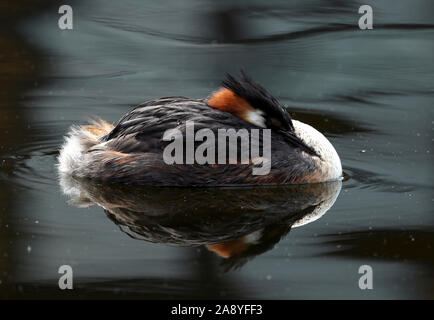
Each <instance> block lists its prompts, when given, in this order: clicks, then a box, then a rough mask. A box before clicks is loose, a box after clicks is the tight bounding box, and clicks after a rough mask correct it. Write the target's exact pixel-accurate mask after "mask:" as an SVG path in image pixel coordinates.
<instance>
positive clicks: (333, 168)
mask: <svg viewBox="0 0 434 320" xmlns="http://www.w3.org/2000/svg"><path fill="white" fill-rule="evenodd" d="M292 124H293V125H294V133H295V135H296V136H297V137H298V138H299V139H300V140H301V141H302V142H303V143H304V144H305V145H307V146H309V147H310V148H311V149H312V150H313V151H314V152H315V153H316V155H318V157H319V159H318V160H317V159H315V160H317V161H318V165H319V166H320V168H321V169H322V171H323V174H324V178H323V180H337V179H339V178H341V177H342V164H341V159H340V158H339V155H338V153H337V152H336V150H335V148H334V147H333V145H332V144H331V143H330V141H329V140H328V139H327V138H326V137H324V135H323V134H322V133H321V132H319V131H318V130H316V129H315V128H314V127H311V126H310V125H308V124H306V123H303V122H301V121H297V120H292Z"/></svg>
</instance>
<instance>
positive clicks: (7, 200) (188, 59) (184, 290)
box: [0, 0, 434, 299]
mask: <svg viewBox="0 0 434 320" xmlns="http://www.w3.org/2000/svg"><path fill="white" fill-rule="evenodd" d="M361 4H363V3H359V2H358V1H313V0H312V1H293V2H291V3H290V4H288V3H287V2H286V1H285V2H283V1H271V2H259V1H253V2H249V3H243V4H240V5H237V6H234V5H231V4H230V2H220V4H219V5H218V6H217V5H216V4H213V3H212V2H198V1H193V0H189V1H158V2H157V1H155V2H150V3H146V4H144V3H142V2H140V1H134V0H128V1H122V2H120V1H92V2H89V1H75V2H72V3H71V5H72V7H73V9H74V29H73V30H70V31H62V30H60V29H59V28H58V27H57V20H58V17H59V15H58V14H57V9H58V6H59V4H57V3H50V4H48V5H47V6H44V7H41V8H40V9H39V10H38V11H34V12H33V11H32V10H29V11H26V10H24V9H26V8H27V7H26V5H23V8H24V9H23V10H24V11H22V12H24V13H21V14H17V15H16V14H10V15H9V14H8V12H7V11H3V12H2V15H3V17H4V20H2V21H3V22H2V23H3V24H4V28H2V32H1V33H0V36H1V40H2V41H1V44H0V49H1V52H0V83H1V90H0V201H1V202H0V296H1V297H2V298H11V297H21V298H41V297H52V298H68V297H82V298H89V297H119V298H122V297H141V298H260V299H305V298H308V299H311V298H325V299H328V298H344V299H346V298H351V299H352V298H355V299H372V298H380V299H394V298H403V299H413V298H425V299H433V298H434V272H433V270H434V268H433V267H434V249H433V243H434V217H433V210H432V207H433V201H434V198H433V179H432V178H433V170H432V164H433V149H432V142H433V124H434V117H433V115H434V112H433V107H434V62H433V61H434V60H433V59H432V57H433V52H434V41H433V40H434V21H433V17H432V12H433V8H434V5H433V3H432V2H431V1H412V2H410V1H376V2H375V5H373V9H374V30H367V31H362V30H359V29H358V27H357V21H358V18H359V17H360V15H359V14H358V13H357V11H358V8H359V6H360V5H361ZM27 6H28V7H30V8H31V6H32V5H31V4H27ZM34 9H35V10H36V8H34ZM3 10H8V9H3ZM10 10H11V9H10ZM11 12H12V10H11ZM14 12H15V11H14ZM18 12H19V11H18ZM29 12H33V13H31V14H30V13H29ZM240 67H243V68H244V69H246V70H247V71H248V72H249V73H250V74H251V75H252V76H253V77H254V78H255V79H256V80H258V81H259V82H261V83H262V84H263V85H264V86H265V87H266V88H268V89H269V90H270V91H271V92H272V93H273V94H274V95H276V96H277V97H278V98H279V99H280V101H282V102H283V103H284V104H285V105H287V106H288V110H289V111H290V112H291V114H292V116H293V117H294V118H295V119H299V120H301V121H303V122H306V123H309V124H311V125H312V126H314V127H316V128H317V129H318V130H320V131H321V132H323V133H324V134H325V135H326V136H327V137H328V138H329V139H330V141H331V142H332V143H333V145H334V146H335V147H336V150H337V151H338V153H339V155H340V157H341V160H342V163H343V168H344V171H345V173H346V174H347V175H348V176H349V179H348V180H346V181H344V182H343V183H342V186H340V185H339V187H336V188H335V189H333V190H334V191H333V192H336V193H338V194H339V195H338V197H337V199H336V201H335V202H334V205H333V206H332V207H331V208H330V209H329V210H328V211H327V212H326V213H325V214H324V215H323V216H322V217H320V218H319V219H317V220H315V221H312V222H311V223H308V224H305V225H302V226H298V227H293V228H291V225H292V224H293V223H295V222H296V221H299V219H300V218H302V217H303V215H305V214H307V213H310V212H312V211H313V210H314V208H316V207H317V206H318V204H319V203H321V201H323V200H324V199H326V198H327V199H328V198H330V197H332V196H331V194H333V192H331V191H330V189H327V188H326V189H324V188H322V189H321V190H320V191H318V190H316V191H315V190H314V191H312V190H307V191H306V190H304V191H294V190H293V189H291V188H289V189H288V188H271V189H269V188H265V189H259V190H258V189H252V190H242V191H240V190H209V191H197V190H183V191H182V192H180V191H179V190H171V189H168V190H164V191H161V190H158V189H146V190H144V191H134V190H124V191H123V192H120V191H119V190H112V189H110V188H111V187H106V186H99V185H96V186H95V185H85V186H83V185H79V186H76V187H77V188H79V189H80V188H83V190H85V192H86V194H87V196H88V197H90V198H91V199H92V201H90V203H87V204H86V205H88V206H86V207H76V206H73V205H71V204H68V200H70V197H68V196H65V195H64V194H63V192H62V188H61V186H60V185H59V181H58V178H57V172H56V168H55V163H56V156H57V152H58V150H59V147H60V145H61V143H62V139H63V135H64V134H65V133H66V132H67V130H68V128H69V126H70V125H71V124H75V123H83V122H84V121H86V119H87V118H88V117H90V116H93V115H97V116H100V117H101V118H103V119H105V120H107V121H111V122H115V121H117V120H118V119H119V118H120V117H121V116H122V115H123V114H124V113H126V112H127V111H128V110H130V108H131V107H132V106H134V105H136V104H138V103H141V102H143V101H145V100H148V99H152V98H158V97H162V96H175V95H183V96H187V97H194V98H200V97H205V96H207V95H208V94H209V93H210V92H211V91H213V90H215V89H216V88H217V87H218V86H219V83H220V81H221V79H222V78H223V76H224V74H225V72H234V73H236V72H237V71H238V70H239V68H240ZM339 189H340V192H339ZM324 190H325V191H324ZM324 194H326V196H325V197H323V195H324ZM318 199H320V200H321V201H319V200H318ZM88 200H89V199H88ZM90 204H93V205H90ZM109 204H110V205H113V204H116V206H115V207H114V206H113V208H112V207H110V208H111V209H110V208H109V210H108V212H105V211H104V210H103V208H102V207H101V205H103V206H105V207H106V208H107V206H108V205H109ZM258 207H260V210H257V209H258ZM308 208H310V209H308ZM309 210H310V211H309ZM175 213H176V214H175ZM211 213H212V214H211ZM174 216H176V218H174ZM184 216H185V219H183V218H182V217H184ZM202 217H203V224H202ZM207 217H208V218H209V217H211V218H209V219H208V218H207ZM258 230H262V231H261V232H262V234H263V235H265V236H264V237H263V238H262V239H260V240H259V243H258V244H257V245H256V246H254V248H253V247H252V248H251V249H249V250H247V251H246V254H245V255H244V256H242V257H240V259H232V260H231V259H229V260H230V261H229V260H228V259H226V258H224V257H221V256H219V255H218V254H216V251H215V250H214V251H213V250H209V249H207V247H206V245H207V244H208V245H216V244H219V243H220V242H221V241H223V242H227V241H232V240H236V239H239V238H240V237H243V236H245V235H247V234H252V233H253V234H254V232H255V231H258ZM127 233H128V234H130V235H133V236H134V237H136V238H140V239H134V238H131V237H129V236H128V235H127ZM64 264H67V265H71V266H72V267H73V270H74V287H75V289H74V290H71V291H61V290H59V289H58V284H57V281H58V279H59V276H60V275H59V274H58V273H57V271H58V268H59V266H60V265H64ZM366 264H367V265H370V266H372V268H373V272H374V289H373V290H360V289H359V286H358V280H359V277H360V274H358V269H359V267H360V266H361V265H366Z"/></svg>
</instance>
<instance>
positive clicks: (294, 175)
mask: <svg viewBox="0 0 434 320" xmlns="http://www.w3.org/2000/svg"><path fill="white" fill-rule="evenodd" d="M188 123H194V128H192V129H191V130H193V132H194V133H193V134H192V136H189V134H188V132H189V129H188ZM241 129H243V130H244V131H240V130H241ZM254 129H256V131H253V130H254ZM263 129H267V130H268V131H266V132H269V133H270V135H271V138H270V140H268V139H267V140H266V138H265V136H264V135H263V136H262V137H256V132H257V130H263ZM228 130H233V132H236V135H237V136H235V141H237V138H240V140H241V143H237V142H233V141H234V140H232V139H229V140H230V141H232V142H229V143H230V144H232V145H230V146H229V147H230V148H232V149H233V150H234V151H235V152H233V153H232V152H230V151H231V149H229V152H227V147H228V146H227V145H226V140H227V135H223V136H221V132H222V131H224V132H226V133H227V132H228ZM170 132H172V135H171V134H170ZM198 132H200V139H199V138H197V134H198ZM254 132H255V133H254ZM264 132H265V131H263V133H264ZM238 134H239V135H240V136H238ZM267 134H268V133H267ZM168 135H169V136H170V139H168V138H167V137H168ZM234 135H235V134H234ZM243 135H244V138H242V136H243ZM178 136H180V137H181V138H179V139H181V140H180V143H179V144H180V145H181V147H179V148H178V149H179V155H175V156H173V157H174V158H175V157H176V158H177V160H174V161H175V163H170V164H169V163H167V162H168V161H167V157H166V158H165V156H164V155H165V152H166V150H167V147H168V146H170V147H171V146H172V145H178V144H176V143H175V142H174V141H172V140H176V137H178ZM163 137H166V139H163ZM189 137H190V138H189ZM195 137H196V138H195ZM172 138H173V139H172ZM198 139H199V140H200V141H201V143H199V142H198ZM195 141H196V142H195ZM243 141H244V143H243ZM245 141H250V150H247V151H246V149H247V148H248V147H247V148H245V147H244V146H243V145H245ZM191 144H193V146H192V148H193V149H191V148H189V147H188V146H190V145H191ZM184 145H185V147H183V146H184ZM253 145H254V146H256V147H253ZM221 146H224V147H221ZM264 148H265V149H266V150H268V149H269V152H267V153H265V152H263V153H265V154H263V155H259V152H258V153H256V152H253V149H254V150H257V149H258V150H261V151H263V150H265V149H264ZM187 149H188V150H187ZM170 150H171V149H170ZM174 150H175V152H174V153H175V154H176V153H177V152H176V149H174ZM172 152H173V151H172ZM268 153H269V154H268ZM170 154H171V153H170ZM197 154H199V155H200V157H201V162H197V161H194V160H196V159H195V158H196V155H197ZM243 156H244V157H243ZM192 158H193V159H194V160H192ZM202 159H203V161H202ZM202 162H203V163H202ZM261 165H262V166H264V165H266V167H267V169H266V170H264V173H263V174H255V172H257V169H258V166H261ZM59 172H60V173H61V175H71V176H74V177H79V178H91V179H95V180H102V181H111V182H122V183H128V184H133V183H134V184H143V185H151V186H216V185H219V186H222V185H223V186H229V185H252V184H254V185H280V184H295V183H311V182H324V181H330V180H337V179H340V178H341V176H342V167H341V161H340V159H339V156H338V154H337V153H336V150H335V149H334V147H333V146H332V145H331V143H330V142H329V141H328V140H327V139H326V138H325V137H324V136H323V135H322V134H321V133H320V132H318V131H317V130H316V129H314V128H313V127H311V126H309V125H307V124H305V123H302V122H300V121H296V120H292V119H291V117H290V115H289V113H288V112H287V111H286V110H285V108H284V107H283V106H282V105H281V104H280V103H279V102H278V101H277V100H276V98H274V97H273V96H272V95H271V94H270V93H268V92H267V91H266V90H265V89H264V88H263V87H262V86H260V85H259V84H257V83H255V82H254V81H253V80H252V79H250V78H249V77H248V76H246V75H245V74H242V77H241V79H235V78H233V77H232V76H230V75H228V78H227V79H226V80H225V81H223V87H222V88H221V89H220V90H218V91H216V92H215V93H213V94H211V95H210V96H209V97H208V98H207V99H189V98H183V97H169V98H161V99H156V100H152V101H148V102H145V103H143V104H141V105H139V106H137V107H136V108H134V109H133V110H132V111H131V112H129V113H128V114H126V115H125V116H124V117H123V118H122V119H121V120H120V121H119V122H118V123H117V124H116V126H112V125H111V124H108V123H106V122H104V121H99V122H95V123H94V124H92V125H84V126H75V127H73V128H72V129H71V131H70V132H69V134H68V137H67V138H66V142H65V144H64V145H63V147H62V149H61V151H60V155H59Z"/></svg>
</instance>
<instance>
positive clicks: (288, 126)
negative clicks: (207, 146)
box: [206, 71, 342, 181]
mask: <svg viewBox="0 0 434 320" xmlns="http://www.w3.org/2000/svg"><path fill="white" fill-rule="evenodd" d="M206 102H207V104H208V105H209V106H210V107H212V108H214V109H217V110H221V111H225V112H229V113H232V114H234V115H235V116H237V117H239V118H241V119H243V120H245V121H247V122H249V123H251V124H253V125H256V126H258V127H261V128H269V129H272V130H273V131H275V132H277V133H278V134H282V135H283V136H284V137H285V139H286V140H287V141H288V143H291V144H292V145H294V147H298V148H300V150H301V152H303V154H304V155H305V156H307V157H312V159H313V160H314V161H315V163H316V165H317V167H318V168H319V176H317V177H316V178H315V180H320V181H327V180H336V179H339V178H340V177H341V176H342V165H341V160H340V159H339V156H338V154H337V152H336V150H335V148H334V147H333V146H332V144H331V143H330V142H329V141H328V140H327V138H326V137H324V135H323V134H321V133H320V132H319V131H317V130H316V129H315V128H313V127H311V126H310V125H308V124H305V123H303V122H300V121H297V120H292V119H291V117H290V115H289V113H288V112H287V110H286V109H285V108H284V107H283V106H282V105H281V104H280V103H279V102H278V100H277V99H276V98H275V97H273V96H272V95H271V94H270V93H269V92H268V91H267V90H266V89H265V88H264V87H262V86H261V85H260V84H258V83H256V82H254V81H253V80H252V79H251V78H250V77H249V76H247V75H246V74H245V73H244V72H243V71H241V78H240V79H235V78H234V77H233V76H231V75H229V74H228V75H227V78H226V80H224V81H223V82H222V88H221V89H219V90H218V91H216V92H214V93H213V94H211V95H210V96H209V98H208V99H207V101H206Z"/></svg>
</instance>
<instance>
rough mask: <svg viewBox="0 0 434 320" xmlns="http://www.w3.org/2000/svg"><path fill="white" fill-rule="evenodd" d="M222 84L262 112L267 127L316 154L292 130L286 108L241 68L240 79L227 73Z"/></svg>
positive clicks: (295, 144) (292, 126) (297, 145)
mask: <svg viewBox="0 0 434 320" xmlns="http://www.w3.org/2000/svg"><path fill="white" fill-rule="evenodd" d="M222 86H223V87H225V88H227V89H229V90H232V91H233V92H234V93H235V94H236V95H237V96H239V97H241V98H244V99H245V100H247V102H249V104H250V105H251V106H252V107H254V108H256V109H259V110H262V111H263V112H264V117H265V120H266V123H265V124H266V126H267V128H272V129H275V130H277V131H278V132H279V133H280V134H282V135H283V136H284V137H285V139H286V140H287V141H288V142H289V143H292V144H293V145H294V146H296V147H299V148H301V149H302V150H304V151H306V152H308V153H310V154H312V155H315V156H318V157H319V155H318V154H317V152H316V151H315V150H314V149H313V148H312V147H310V146H308V145H306V144H305V143H304V142H303V141H302V140H301V139H300V138H299V137H298V136H297V135H296V134H295V132H294V125H293V123H292V120H291V116H290V115H289V113H288V112H287V111H286V109H285V108H284V107H283V106H282V105H281V104H280V103H279V101H277V99H276V98H275V97H273V96H272V95H271V93H269V92H268V91H267V90H266V89H265V88H264V87H263V86H261V85H260V84H259V83H256V82H255V81H253V80H252V78H250V77H249V76H248V75H247V74H246V73H245V72H244V71H243V70H241V77H240V79H236V78H235V77H233V76H232V75H230V74H229V73H227V74H226V79H225V80H223V81H222ZM276 120H277V121H276Z"/></svg>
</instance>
